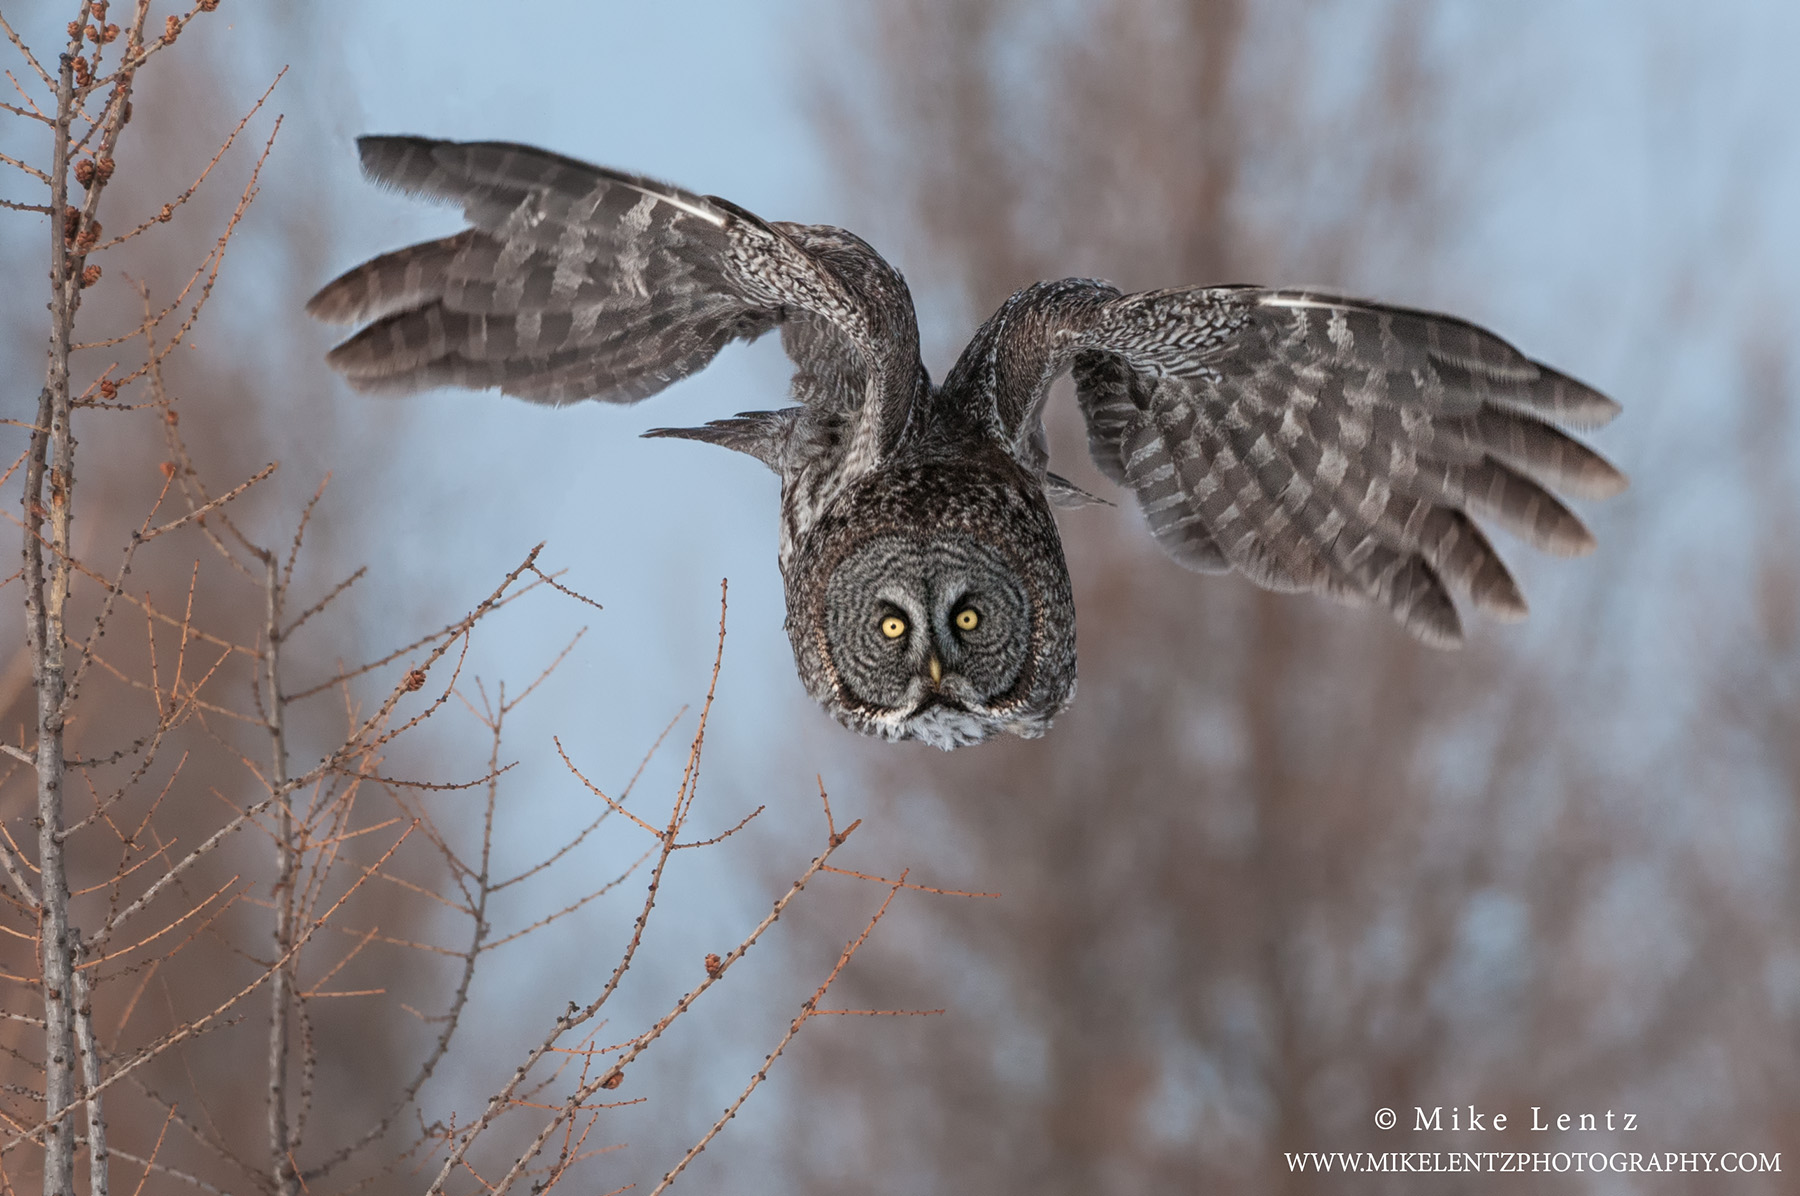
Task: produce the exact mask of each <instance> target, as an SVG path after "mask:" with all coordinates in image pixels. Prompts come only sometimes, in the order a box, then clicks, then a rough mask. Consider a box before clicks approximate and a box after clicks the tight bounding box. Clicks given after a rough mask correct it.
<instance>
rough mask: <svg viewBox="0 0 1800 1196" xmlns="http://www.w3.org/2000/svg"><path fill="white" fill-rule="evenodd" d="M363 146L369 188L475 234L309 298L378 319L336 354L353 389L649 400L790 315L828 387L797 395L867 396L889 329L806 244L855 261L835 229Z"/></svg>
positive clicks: (496, 151)
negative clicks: (464, 224)
mask: <svg viewBox="0 0 1800 1196" xmlns="http://www.w3.org/2000/svg"><path fill="white" fill-rule="evenodd" d="M358 148H359V150H360V152H361V155H362V162H363V168H364V170H365V171H366V172H367V173H368V175H369V176H370V177H371V178H372V179H374V180H375V181H377V182H380V183H383V184H386V185H389V186H392V187H394V188H396V189H397V190H400V191H403V192H405V193H407V194H411V195H418V196H421V197H424V198H429V199H440V200H450V201H454V202H458V203H460V204H461V205H462V206H463V211H464V214H465V215H466V217H467V218H468V220H469V222H470V224H471V225H472V227H470V228H468V229H465V230H463V231H462V232H459V233H457V234H456V235H454V236H450V237H445V238H443V239H441V240H437V241H430V242H426V243H424V244H420V245H413V246H409V247H407V248H405V249H400V250H396V251H394V252H392V253H388V254H384V255H382V256H381V257H378V258H375V259H374V260H372V261H369V262H366V263H364V264H362V265H360V266H358V267H356V268H355V269H353V270H350V271H348V272H347V273H345V274H344V275H342V276H340V277H339V278H337V279H336V280H334V281H333V282H331V283H328V284H327V285H326V286H325V287H324V288H323V289H322V290H320V291H319V293H318V294H317V295H315V296H314V297H313V299H312V300H311V302H309V303H308V305H307V310H308V311H309V312H310V313H311V314H313V315H314V316H316V317H317V318H319V319H322V320H327V321H331V322H338V323H351V324H366V326H365V327H363V328H362V329H361V330H360V331H358V332H357V333H356V334H355V335H353V336H351V337H350V338H349V339H348V340H346V341H345V342H344V343H343V344H341V345H339V346H338V347H337V348H336V349H334V350H332V352H331V353H330V355H329V356H328V358H327V360H328V361H329V362H330V364H331V365H332V366H333V368H335V369H337V370H338V371H340V372H341V373H343V374H344V376H345V377H346V378H347V379H348V381H349V382H350V384H351V385H352V386H354V387H356V388H357V389H359V390H365V391H377V392H384V393H406V392H410V391H417V390H424V389H428V388H430V387H435V386H462V387H470V388H488V387H498V388H500V389H501V390H503V391H505V392H506V393H508V394H513V395H517V396H519V397H522V398H526V399H530V400H533V401H536V402H544V403H558V404H560V403H569V402H574V401H576V400H579V399H584V398H597V399H603V400H607V401H611V402H636V401H637V400H639V399H643V398H646V397H648V396H649V395H652V394H655V393H656V392H657V391H659V390H661V389H663V388H664V387H665V386H668V385H669V384H671V383H673V382H675V381H678V380H679V379H681V378H684V377H687V376H688V375H690V374H693V373H695V372H696V371H698V370H701V369H703V368H705V366H706V365H707V364H708V363H709V362H711V361H712V360H713V358H714V357H715V356H716V355H717V354H718V353H719V351H720V350H721V349H722V348H724V346H725V345H727V344H729V343H730V342H732V341H734V340H754V339H755V338H756V337H758V336H761V335H762V334H763V333H765V332H767V331H769V330H770V329H772V328H774V327H776V326H777V325H781V324H783V323H794V324H797V325H799V326H801V330H797V331H796V334H795V335H794V336H791V337H786V338H784V340H785V343H786V346H787V348H788V351H789V355H790V356H791V357H793V359H794V361H795V363H796V365H797V366H798V367H799V372H800V373H801V374H802V375H804V376H805V377H806V378H807V379H823V380H824V382H823V384H822V385H820V386H813V385H811V384H810V383H809V384H808V385H805V386H797V388H796V393H797V395H798V396H799V397H800V398H801V399H802V401H807V400H809V399H813V398H828V399H829V400H831V401H833V402H837V403H840V404H846V405H851V406H854V405H855V404H856V403H859V402H860V401H861V399H862V394H861V389H862V387H864V386H866V383H867V381H868V374H869V370H870V368H871V366H870V357H871V354H872V353H875V352H876V351H877V350H878V348H879V346H878V345H877V343H876V334H877V333H878V332H880V331H881V330H880V329H878V328H875V327H874V326H873V323H872V321H871V319H870V317H869V314H868V312H867V310H866V304H865V303H864V302H863V299H864V297H863V296H861V295H859V294H857V293H856V292H855V291H854V289H853V288H852V287H850V286H847V285H846V283H845V281H844V279H843V278H842V277H840V276H839V273H838V271H837V270H836V268H835V265H834V263H832V262H829V261H825V260H822V259H821V258H820V257H819V256H817V255H815V254H814V253H812V252H810V251H809V249H808V248H807V247H806V242H807V241H808V240H809V239H810V241H812V242H813V243H815V244H817V245H823V246H825V247H826V248H829V249H832V250H834V251H837V250H841V249H842V245H843V244H844V243H845V242H843V241H841V240H833V239H832V238H830V237H829V236H828V235H827V234H828V233H831V232H836V231H837V230H827V229H824V228H823V227H816V228H815V227H810V226H800V225H769V224H766V223H764V222H763V221H761V220H759V219H758V218H757V217H755V216H754V215H753V214H751V213H749V212H746V211H744V210H743V209H741V208H738V207H736V206H735V205H732V204H729V203H727V202H726V201H724V200H720V199H717V198H714V197H709V196H701V195H696V194H694V193H692V192H688V191H684V190H682V189H680V188H677V187H672V186H670V185H668V184H665V183H661V182H658V181H656V180H654V179H649V178H645V177H643V176H640V175H632V174H626V173H624V172H621V171H615V170H609V169H606V168H604V167H599V166H591V165H589V164H587V163H585V162H579V161H576V160H575V159H572V158H565V157H562V156H561V155H557V154H553V153H549V152H546V151H544V150H539V149H534V148H532V147H530V146H523V145H514V144H511V143H505V142H477V143H456V142H444V141H432V140H429V139H426V138H421V137H364V138H361V139H360V140H359V141H358ZM842 238H848V239H849V240H850V241H854V238H849V235H848V234H842ZM855 246H856V247H858V248H859V249H860V250H861V251H863V252H865V253H867V254H868V255H869V256H871V257H874V253H873V250H869V249H868V247H867V246H866V245H863V244H862V243H861V242H860V241H855ZM875 260H876V261H877V262H879V258H878V257H877V258H875ZM882 266H883V267H884V268H885V263H882ZM890 273H891V269H890ZM896 277H897V276H896ZM902 292H903V288H902ZM910 311H911V308H910V302H908V304H907V306H906V309H905V315H906V318H907V319H910ZM914 343H915V344H916V334H915V340H914ZM909 381H910V379H909ZM852 387H855V388H856V390H855V392H854V393H852Z"/></svg>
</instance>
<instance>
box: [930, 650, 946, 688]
mask: <svg viewBox="0 0 1800 1196" xmlns="http://www.w3.org/2000/svg"><path fill="white" fill-rule="evenodd" d="M943 679H944V665H943V662H942V661H940V660H939V659H938V658H937V653H936V652H933V653H932V654H931V683H932V684H933V685H936V684H937V683H938V682H940V681H942V680H943Z"/></svg>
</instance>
